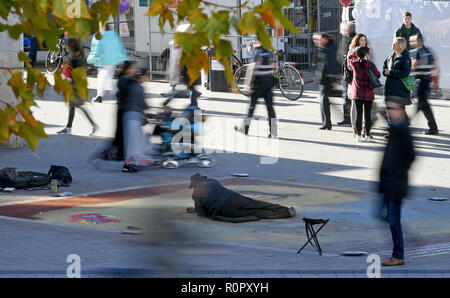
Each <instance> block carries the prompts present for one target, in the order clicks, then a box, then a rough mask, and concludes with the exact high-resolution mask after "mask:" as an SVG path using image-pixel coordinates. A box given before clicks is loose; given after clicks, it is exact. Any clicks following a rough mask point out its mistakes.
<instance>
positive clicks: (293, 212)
mask: <svg viewBox="0 0 450 298" xmlns="http://www.w3.org/2000/svg"><path fill="white" fill-rule="evenodd" d="M296 214H297V211H296V210H295V208H294V207H290V208H289V215H290V216H291V217H294V216H295V215H296Z"/></svg>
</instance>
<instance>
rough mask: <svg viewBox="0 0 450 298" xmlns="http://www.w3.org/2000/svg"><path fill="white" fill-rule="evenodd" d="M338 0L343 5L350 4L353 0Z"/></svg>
mask: <svg viewBox="0 0 450 298" xmlns="http://www.w3.org/2000/svg"><path fill="white" fill-rule="evenodd" d="M339 1H341V3H342V4H343V5H344V6H347V5H350V4H351V3H352V2H353V0H339Z"/></svg>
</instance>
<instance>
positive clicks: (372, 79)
mask: <svg viewBox="0 0 450 298" xmlns="http://www.w3.org/2000/svg"><path fill="white" fill-rule="evenodd" d="M368 75H369V86H370V88H372V89H375V88H379V87H381V86H382V85H381V82H380V80H379V79H378V77H377V76H376V75H375V73H374V72H373V70H372V69H371V68H369V71H368Z"/></svg>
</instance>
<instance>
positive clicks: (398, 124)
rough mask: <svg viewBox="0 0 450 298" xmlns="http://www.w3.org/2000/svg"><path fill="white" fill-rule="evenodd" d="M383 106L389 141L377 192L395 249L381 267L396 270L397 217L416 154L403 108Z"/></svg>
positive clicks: (399, 246)
mask: <svg viewBox="0 0 450 298" xmlns="http://www.w3.org/2000/svg"><path fill="white" fill-rule="evenodd" d="M386 105H387V113H388V117H389V125H390V128H389V133H390V137H389V141H388V143H387V145H386V149H385V153H384V157H383V161H382V164H381V169H380V182H379V188H378V191H379V193H380V194H382V195H383V204H382V207H384V208H386V212H387V217H386V219H387V222H388V223H389V227H390V230H391V234H392V241H393V244H394V249H393V252H392V257H391V258H390V259H389V260H388V261H386V262H384V263H383V266H398V265H403V264H405V261H404V258H405V256H404V246H403V233H402V227H401V223H400V214H401V204H402V199H403V198H404V197H405V196H406V195H407V192H408V170H409V168H410V167H411V164H412V162H413V161H414V158H415V153H414V146H413V142H412V137H411V133H410V131H409V128H408V123H407V121H406V120H407V119H406V113H405V111H404V109H403V108H402V106H403V104H402V103H401V102H397V101H395V100H394V101H389V102H387V103H386Z"/></svg>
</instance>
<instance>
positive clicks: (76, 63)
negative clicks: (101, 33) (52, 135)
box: [58, 38, 99, 135]
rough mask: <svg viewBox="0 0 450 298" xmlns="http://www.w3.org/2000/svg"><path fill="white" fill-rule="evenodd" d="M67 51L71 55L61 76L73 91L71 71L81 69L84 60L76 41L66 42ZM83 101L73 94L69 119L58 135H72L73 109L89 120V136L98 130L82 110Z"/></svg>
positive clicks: (88, 115)
mask: <svg viewBox="0 0 450 298" xmlns="http://www.w3.org/2000/svg"><path fill="white" fill-rule="evenodd" d="M67 46H68V49H69V52H70V55H71V58H70V61H69V62H68V63H67V64H66V65H64V67H63V69H62V71H61V73H62V75H63V76H64V77H65V78H66V79H67V80H69V81H70V82H72V85H73V88H74V89H75V88H76V87H75V83H74V82H73V79H72V71H73V69H75V68H77V67H83V66H84V59H83V53H82V50H81V44H80V41H79V40H78V39H75V38H71V39H69V41H68V44H67ZM83 104H84V100H83V99H82V98H80V97H79V96H78V95H77V94H76V92H75V99H72V100H69V119H68V121H67V125H66V127H65V128H64V129H63V130H60V131H58V134H69V135H70V134H72V123H73V118H74V117H75V108H79V109H80V110H82V111H83V113H84V114H85V115H86V118H87V119H88V120H89V122H90V123H91V125H92V127H93V128H92V132H91V134H90V135H93V134H94V133H95V132H96V131H97V130H98V129H99V127H98V125H97V124H96V123H95V122H94V120H93V119H92V117H91V115H90V114H89V113H88V111H87V110H86V109H85V108H83Z"/></svg>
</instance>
